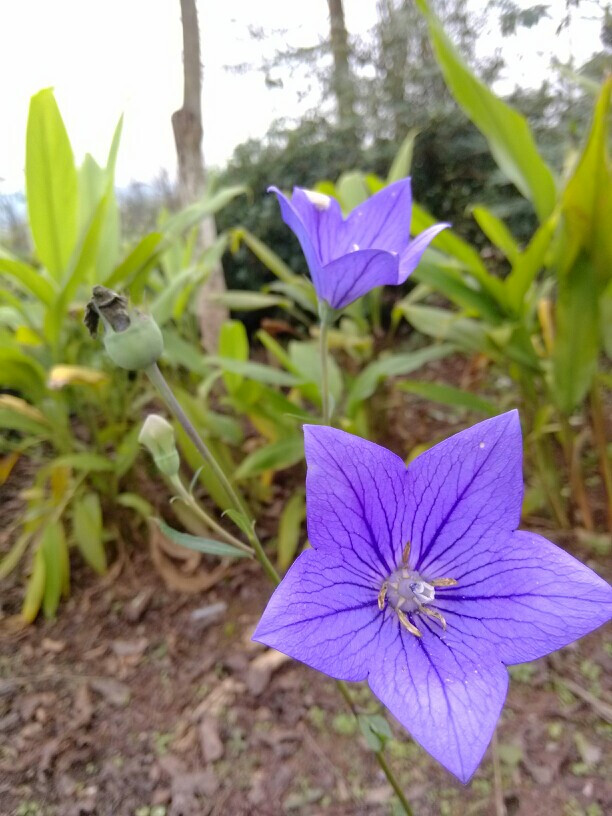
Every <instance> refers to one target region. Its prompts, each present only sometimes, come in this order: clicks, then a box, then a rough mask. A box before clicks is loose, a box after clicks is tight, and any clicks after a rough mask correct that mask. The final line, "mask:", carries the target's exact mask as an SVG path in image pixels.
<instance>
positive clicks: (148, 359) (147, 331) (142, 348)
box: [104, 312, 164, 371]
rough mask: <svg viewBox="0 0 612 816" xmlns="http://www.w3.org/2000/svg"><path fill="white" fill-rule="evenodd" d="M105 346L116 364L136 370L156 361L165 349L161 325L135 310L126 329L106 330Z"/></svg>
mask: <svg viewBox="0 0 612 816" xmlns="http://www.w3.org/2000/svg"><path fill="white" fill-rule="evenodd" d="M104 348H105V349H106V353H107V354H108V356H109V357H110V358H111V360H112V361H113V363H115V365H118V366H120V367H121V368H128V369H130V371H134V370H136V369H139V368H148V367H149V366H150V365H153V363H156V362H157V361H158V360H159V358H160V357H161V356H162V354H163V351H164V338H163V337H162V333H161V331H160V328H159V326H158V325H157V323H156V322H155V321H154V320H153V318H152V317H149V315H145V314H141V313H140V312H134V313H132V315H131V322H130V325H129V326H128V328H127V329H125V331H121V332H114V331H113V330H112V329H106V330H105V332H104Z"/></svg>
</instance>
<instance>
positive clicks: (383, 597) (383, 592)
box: [378, 581, 389, 611]
mask: <svg viewBox="0 0 612 816" xmlns="http://www.w3.org/2000/svg"><path fill="white" fill-rule="evenodd" d="M388 586H389V584H388V583H387V581H385V582H384V584H383V585H382V586H381V588H380V592H379V593H378V608H379V609H380V610H381V611H382V610H383V609H384V608H385V605H386V601H387V588H388Z"/></svg>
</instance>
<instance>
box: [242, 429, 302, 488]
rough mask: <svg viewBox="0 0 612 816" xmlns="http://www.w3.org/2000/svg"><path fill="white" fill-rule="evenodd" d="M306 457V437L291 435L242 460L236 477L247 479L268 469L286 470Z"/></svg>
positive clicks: (259, 449)
mask: <svg viewBox="0 0 612 816" xmlns="http://www.w3.org/2000/svg"><path fill="white" fill-rule="evenodd" d="M303 458H304V439H303V438H302V434H301V433H300V434H299V436H297V435H296V436H289V437H287V438H286V439H279V440H278V442H272V443H271V444H269V445H264V446H263V447H262V448H258V449H257V450H256V451H253V453H250V454H249V455H248V456H247V457H246V458H245V459H243V460H242V462H241V463H240V465H239V467H238V469H237V470H236V473H235V474H234V478H235V479H247V478H249V477H251V476H258V475H259V474H260V473H264V472H265V471H266V470H273V471H276V470H284V469H285V468H288V467H291V466H292V465H295V464H297V463H298V462H300V461H301V460H302V459H303Z"/></svg>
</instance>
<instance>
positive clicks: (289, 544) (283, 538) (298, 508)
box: [277, 489, 306, 572]
mask: <svg viewBox="0 0 612 816" xmlns="http://www.w3.org/2000/svg"><path fill="white" fill-rule="evenodd" d="M305 518H306V500H305V496H304V491H303V490H301V489H299V490H297V491H296V492H295V493H294V494H293V495H292V496H291V497H290V498H289V500H288V501H287V503H286V504H285V506H284V508H283V511H282V513H281V517H280V520H279V522H278V550H277V564H278V569H279V570H280V571H281V572H286V570H288V569H289V567H290V566H291V564H292V563H293V559H294V558H295V554H296V552H297V549H298V545H299V543H300V532H301V529H302V522H303V521H304V519H305Z"/></svg>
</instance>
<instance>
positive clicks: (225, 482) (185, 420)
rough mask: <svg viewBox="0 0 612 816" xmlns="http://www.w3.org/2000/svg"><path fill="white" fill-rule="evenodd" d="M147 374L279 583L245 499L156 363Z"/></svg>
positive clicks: (263, 561) (262, 560) (266, 566)
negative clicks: (247, 525)
mask: <svg viewBox="0 0 612 816" xmlns="http://www.w3.org/2000/svg"><path fill="white" fill-rule="evenodd" d="M146 374H147V376H148V377H149V379H150V380H151V382H152V383H153V385H154V386H155V387H156V388H157V390H158V391H159V393H160V395H161V397H162V399H163V400H164V402H165V403H166V405H167V406H168V408H169V409H170V410H171V411H172V413H173V414H174V416H175V417H176V418H177V420H178V421H179V422H180V424H181V426H182V427H183V430H184V431H185V433H186V434H187V436H188V437H189V439H190V440H191V441H192V442H193V444H194V445H195V448H196V450H197V451H198V453H199V454H200V456H201V457H202V458H203V459H204V461H205V462H207V463H208V464H209V465H210V466H211V468H212V470H213V472H214V474H215V475H216V476H217V478H218V479H219V481H220V483H221V485H222V486H223V488H224V490H225V492H226V493H227V495H228V498H229V499H230V500H231V502H232V504H233V505H234V508H235V509H236V510H237V511H238V512H239V513H241V514H242V515H243V516H244V517H245V518H246V519H247V520H248V521H249V522H250V524H249V529H250V533H248V534H247V535H248V539H249V543H250V544H251V546H252V547H253V549H254V550H255V554H256V556H257V560H258V561H259V563H260V564H261V566H262V567H263V569H264V571H265V573H266V575H267V576H268V578H269V579H270V580H271V581H273V582H274V584H276V585H278V584H279V583H280V576H279V574H278V573H277V571H276V570H275V569H274V566H273V564H272V562H271V561H270V559H269V558H268V556H267V555H266V553H265V551H264V548H263V546H262V543H261V541H260V540H259V537H258V536H257V533H256V532H255V527H254V522H253V519H252V518H251V514H250V512H249V509H248V507H247V506H246V504H245V502H244V499H243V498H242V497H241V496H240V494H239V493H238V492H237V491H236V490H235V488H234V487H233V486H232V484H231V483H230V481H229V479H228V478H227V476H226V475H225V472H224V471H223V469H222V468H221V466H220V465H219V463H218V462H217V460H216V459H215V457H214V456H213V455H212V453H211V452H210V450H209V449H208V447H207V445H206V443H205V442H204V441H203V440H202V438H201V437H200V435H199V434H198V432H197V431H196V429H195V428H194V427H193V425H192V424H191V421H190V419H189V417H188V416H187V414H186V413H185V412H184V411H183V409H182V407H181V404H180V403H179V401H178V400H177V399H176V397H175V396H174V394H173V393H172V389H171V388H170V386H169V385H168V383H167V382H166V380H165V378H164V375H163V374H162V373H161V371H160V370H159V367H158V365H157V363H153V365H152V366H149V368H147V369H146Z"/></svg>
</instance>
